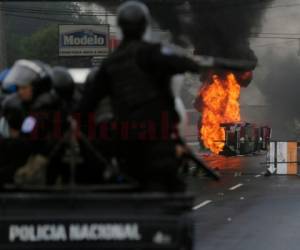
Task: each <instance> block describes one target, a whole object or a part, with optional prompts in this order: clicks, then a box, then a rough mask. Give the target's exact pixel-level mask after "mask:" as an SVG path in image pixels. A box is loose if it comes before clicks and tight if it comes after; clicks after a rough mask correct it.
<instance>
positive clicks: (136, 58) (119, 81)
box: [81, 1, 199, 191]
mask: <svg viewBox="0 0 300 250" xmlns="http://www.w3.org/2000/svg"><path fill="white" fill-rule="evenodd" d="M150 19H151V17H150V14H149V10H148V8H147V7H146V6H145V5H144V4H142V3H140V2H135V1H129V2H126V3H124V4H122V5H121V6H120V8H119V10H118V20H117V21H118V25H119V27H120V29H121V32H122V42H121V44H120V46H119V47H118V48H117V49H116V50H115V51H114V52H113V53H112V54H111V55H110V56H109V57H108V58H107V59H106V60H105V61H104V62H103V64H102V65H101V67H100V69H99V70H98V72H97V74H96V78H95V79H96V80H95V81H94V83H93V84H90V85H89V86H88V87H87V88H86V89H85V92H84V96H83V99H82V101H81V110H82V111H83V112H92V111H94V107H96V105H97V103H98V102H99V101H100V100H101V99H103V98H104V97H105V96H109V97H110V99H111V101H112V106H113V111H114V115H115V119H116V120H117V124H118V125H117V127H118V128H119V130H118V129H116V130H118V132H117V133H118V144H119V145H120V147H119V149H120V154H119V156H121V158H122V159H124V160H125V162H126V164H125V167H123V170H124V171H126V172H127V173H128V174H129V175H131V176H133V177H135V178H136V179H137V180H138V181H139V182H140V183H141V184H142V186H143V187H144V188H145V189H147V190H163V191H183V190H184V183H183V182H182V180H181V179H180V177H179V176H178V158H177V157H176V142H175V140H174V137H176V127H177V124H178V114H177V112H176V110H175V105H174V97H173V94H172V91H171V88H170V78H171V77H172V76H173V75H175V74H180V73H184V72H186V71H190V72H198V71H199V65H198V64H197V63H195V62H194V61H192V60H190V59H188V58H186V57H183V56H180V55H177V54H176V53H174V51H173V50H172V49H170V48H168V47H164V46H162V45H161V44H159V43H156V44H155V43H150V42H147V41H145V40H144V36H145V32H146V30H147V27H148V26H149V25H150ZM126 129H127V130H126ZM124 130H125V132H124ZM162 130H163V132H162V133H160V132H161V131H162ZM152 132H153V133H152ZM149 134H151V135H149Z"/></svg>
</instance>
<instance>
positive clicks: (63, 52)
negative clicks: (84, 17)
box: [59, 24, 109, 56]
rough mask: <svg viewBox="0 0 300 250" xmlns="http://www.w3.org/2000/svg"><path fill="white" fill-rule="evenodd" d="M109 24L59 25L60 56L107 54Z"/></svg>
mask: <svg viewBox="0 0 300 250" xmlns="http://www.w3.org/2000/svg"><path fill="white" fill-rule="evenodd" d="M108 53H109V25H106V24H99V25H59V56H106V55H107V54H108Z"/></svg>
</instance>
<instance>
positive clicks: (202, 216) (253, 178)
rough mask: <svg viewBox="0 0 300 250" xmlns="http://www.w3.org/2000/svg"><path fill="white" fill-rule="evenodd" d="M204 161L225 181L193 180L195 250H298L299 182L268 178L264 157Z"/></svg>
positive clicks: (296, 179)
mask: <svg viewBox="0 0 300 250" xmlns="http://www.w3.org/2000/svg"><path fill="white" fill-rule="evenodd" d="M194 150H195V152H197V147H196V145H195V146H194ZM199 155H200V154H199ZM202 159H204V160H205V161H206V162H207V163H208V164H209V165H210V166H211V167H213V168H218V169H219V170H220V172H221V174H222V180H221V181H220V182H214V181H211V180H209V179H203V180H202V179H200V180H199V178H198V179H197V178H191V179H190V180H189V190H190V191H191V192H193V193H194V194H195V195H196V201H195V206H194V210H193V211H194V217H195V220H196V223H195V224H196V233H195V239H196V240H195V249H205V250H217V249H218V250H221V249H222V250H248V249H249V250H267V249H272V250H299V249H300V235H299V232H300V198H299V195H300V177H298V176H271V177H264V176H263V174H262V173H263V172H264V171H265V166H264V165H262V164H261V163H262V162H264V161H265V155H256V156H243V157H229V158H225V157H221V156H213V155H212V156H204V157H202Z"/></svg>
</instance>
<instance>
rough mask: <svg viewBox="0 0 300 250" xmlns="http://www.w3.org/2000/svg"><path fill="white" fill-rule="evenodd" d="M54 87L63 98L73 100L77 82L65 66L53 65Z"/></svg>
mask: <svg viewBox="0 0 300 250" xmlns="http://www.w3.org/2000/svg"><path fill="white" fill-rule="evenodd" d="M52 72H53V88H54V90H55V91H56V93H57V94H58V95H59V96H60V98H62V99H66V100H71V99H72V97H73V94H74V91H75V83H74V81H73V78H72V76H71V74H70V73H69V71H68V70H67V69H66V68H64V67H60V66H57V67H53V71H52Z"/></svg>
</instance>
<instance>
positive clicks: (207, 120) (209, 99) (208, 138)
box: [199, 73, 241, 154]
mask: <svg viewBox="0 0 300 250" xmlns="http://www.w3.org/2000/svg"><path fill="white" fill-rule="evenodd" d="M240 88H241V87H240V85H239V83H238V82H237V80H236V77H235V75H234V74H233V73H228V74H227V75H226V76H225V77H220V76H218V75H216V74H214V75H213V76H212V78H211V82H210V81H208V82H204V84H203V87H202V88H201V89H200V93H199V95H200V97H201V99H202V105H203V106H202V127H201V129H200V134H201V139H202V141H203V143H204V146H205V147H206V148H208V149H210V150H211V151H212V152H214V153H216V154H219V153H220V152H221V151H222V150H223V148H224V145H225V143H224V141H225V130H224V128H222V127H221V126H220V125H221V124H222V123H228V122H239V121H240V119H241V116H240V104H239V98H240Z"/></svg>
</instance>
